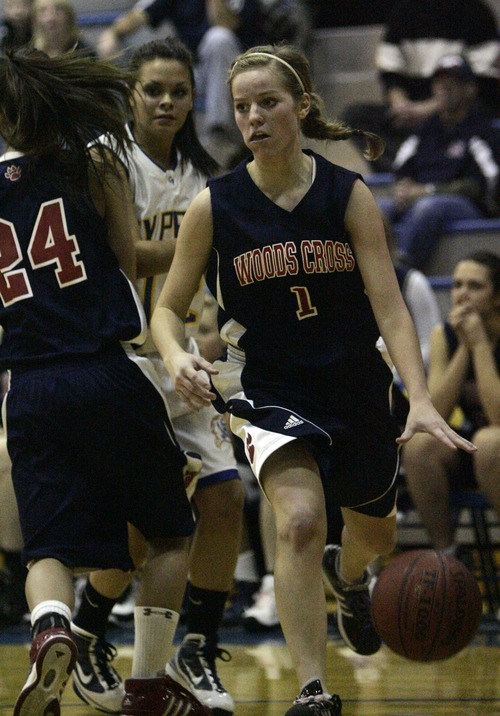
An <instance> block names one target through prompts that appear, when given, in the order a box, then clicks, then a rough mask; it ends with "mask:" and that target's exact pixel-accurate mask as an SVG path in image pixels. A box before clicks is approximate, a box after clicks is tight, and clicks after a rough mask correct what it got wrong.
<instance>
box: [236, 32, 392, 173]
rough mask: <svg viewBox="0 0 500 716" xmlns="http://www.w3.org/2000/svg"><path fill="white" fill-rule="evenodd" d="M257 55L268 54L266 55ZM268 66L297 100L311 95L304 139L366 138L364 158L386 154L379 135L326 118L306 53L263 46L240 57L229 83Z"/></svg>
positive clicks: (292, 49) (303, 131)
mask: <svg viewBox="0 0 500 716" xmlns="http://www.w3.org/2000/svg"><path fill="white" fill-rule="evenodd" d="M256 53H265V55H262V54H256ZM268 55H274V56H275V57H278V58H280V60H283V61H284V62H286V63H287V64H288V65H290V67H291V68H293V70H294V71H295V73H296V74H297V76H298V77H297V76H296V75H295V74H294V72H293V71H292V70H290V69H289V68H287V67H286V65H284V64H283V62H280V60H276V59H273V58H272V57H269V56H268ZM267 66H271V67H272V68H273V71H276V72H277V73H278V74H279V76H280V78H281V81H282V82H283V85H284V87H286V88H287V90H288V91H289V92H290V94H291V95H292V97H295V98H296V99H297V100H298V99H300V98H301V97H302V95H303V94H304V92H307V94H308V95H309V97H310V100H311V107H310V110H309V113H308V114H307V116H306V117H305V118H304V119H302V121H301V130H302V133H303V135H304V136H305V137H308V138H310V139H324V140H334V141H339V140H344V139H351V138H352V137H364V139H365V141H366V145H367V147H366V150H365V152H364V156H365V158H366V159H368V160H370V161H373V160H375V159H378V158H379V157H380V155H381V154H382V153H383V151H384V148H385V144H384V141H383V139H382V138H381V137H379V136H378V135H377V134H374V133H373V132H366V131H364V130H362V129H353V128H351V127H349V126H347V125H346V124H344V123H343V122H340V121H338V120H330V119H328V117H326V116H325V114H324V104H323V100H322V99H321V97H320V96H319V95H318V94H316V93H315V92H314V91H313V86H312V79H311V71H310V67H309V62H308V60H307V58H306V56H305V55H304V53H303V52H302V51H301V50H299V49H298V48H296V47H293V46H292V45H287V44H277V45H260V46H257V47H252V48H250V49H249V50H247V51H246V52H244V53H242V54H241V55H239V56H238V57H237V58H236V59H235V60H234V62H233V63H232V65H231V69H230V73H229V83H231V82H232V80H233V79H234V77H236V75H237V74H239V73H240V72H245V71H246V70H249V69H252V68H254V67H267ZM298 78H299V79H300V81H299V79H298Z"/></svg>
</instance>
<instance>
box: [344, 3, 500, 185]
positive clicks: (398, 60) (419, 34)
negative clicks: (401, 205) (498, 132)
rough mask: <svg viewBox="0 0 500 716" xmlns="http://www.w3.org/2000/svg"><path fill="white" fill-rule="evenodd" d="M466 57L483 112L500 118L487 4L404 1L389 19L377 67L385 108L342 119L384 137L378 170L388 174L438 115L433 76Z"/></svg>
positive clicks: (360, 107) (367, 107)
mask: <svg viewBox="0 0 500 716" xmlns="http://www.w3.org/2000/svg"><path fill="white" fill-rule="evenodd" d="M451 53H453V54H462V55H464V56H465V57H466V58H467V60H468V61H469V63H470V64H471V66H472V67H473V69H474V72H475V74H476V76H477V83H478V95H479V100H480V103H481V106H482V111H484V112H486V113H488V114H493V116H498V65H497V63H498V28H497V22H496V18H495V15H494V13H493V11H492V10H491V8H490V7H489V6H488V4H487V3H486V2H484V0H468V1H467V2H465V3H464V2H463V0H399V2H393V3H392V7H391V9H390V11H389V12H388V15H387V22H386V24H385V32H384V35H383V38H382V40H381V42H380V44H379V46H378V49H377V52H376V57H375V64H376V68H377V71H378V75H379V80H380V84H381V87H382V92H383V96H384V101H383V103H371V104H367V103H358V104H353V105H351V106H349V107H348V108H347V109H346V110H345V112H344V115H343V117H342V118H343V119H344V120H345V122H346V123H347V124H348V125H350V126H351V127H359V128H360V129H364V130H368V131H372V132H375V133H377V134H379V135H380V136H381V137H383V139H384V140H385V142H386V151H385V153H384V154H383V155H382V157H381V158H380V159H379V160H378V161H377V162H375V163H374V164H373V167H372V168H373V169H374V171H379V172H380V171H382V172H384V171H385V172H387V171H390V170H391V164H392V161H393V160H394V157H395V155H396V153H397V150H398V148H399V146H400V145H401V143H402V142H403V141H404V140H405V139H406V138H407V137H408V135H409V134H410V133H412V132H413V131H414V129H415V128H416V127H417V126H418V125H420V124H421V123H422V122H423V121H425V120H427V119H428V118H429V117H430V116H431V115H432V114H434V113H435V112H436V110H437V103H436V98H435V97H434V96H433V94H432V76H433V73H434V71H435V69H436V67H437V63H438V62H439V60H440V59H441V58H442V57H443V56H444V55H447V54H451Z"/></svg>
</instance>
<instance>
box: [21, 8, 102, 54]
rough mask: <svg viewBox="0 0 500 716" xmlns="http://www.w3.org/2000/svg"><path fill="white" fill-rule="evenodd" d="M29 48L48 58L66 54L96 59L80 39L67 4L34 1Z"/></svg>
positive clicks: (90, 48)
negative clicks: (30, 44) (77, 54)
mask: <svg viewBox="0 0 500 716" xmlns="http://www.w3.org/2000/svg"><path fill="white" fill-rule="evenodd" d="M33 45H34V47H36V49H37V50H42V51H43V52H45V54H47V55H49V57H57V56H58V55H63V54H64V53H66V52H70V51H75V52H79V53H83V54H85V55H89V56H90V57H96V56H97V54H96V52H95V51H94V49H93V48H92V47H90V45H89V44H88V43H87V42H86V41H85V40H84V39H83V38H82V36H81V33H80V30H79V28H78V25H77V17H76V12H75V8H74V7H73V3H72V2H71V0H34V2H33Z"/></svg>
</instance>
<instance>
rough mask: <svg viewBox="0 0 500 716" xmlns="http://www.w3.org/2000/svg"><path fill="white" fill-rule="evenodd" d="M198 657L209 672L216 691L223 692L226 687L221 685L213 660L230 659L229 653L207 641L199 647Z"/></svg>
mask: <svg viewBox="0 0 500 716" xmlns="http://www.w3.org/2000/svg"><path fill="white" fill-rule="evenodd" d="M199 657H200V659H201V661H202V663H203V666H204V667H205V669H206V670H207V671H208V672H209V675H210V677H211V678H212V680H213V682H214V684H215V688H216V691H220V692H221V693H225V691H226V689H225V688H224V687H223V686H222V683H221V680H220V677H219V674H218V673H217V667H216V666H215V660H216V659H220V660H221V661H231V659H232V656H231V654H230V653H229V652H228V651H227V650H226V649H221V647H220V646H217V645H216V644H211V643H209V642H207V643H206V644H205V646H204V647H202V649H200V653H199Z"/></svg>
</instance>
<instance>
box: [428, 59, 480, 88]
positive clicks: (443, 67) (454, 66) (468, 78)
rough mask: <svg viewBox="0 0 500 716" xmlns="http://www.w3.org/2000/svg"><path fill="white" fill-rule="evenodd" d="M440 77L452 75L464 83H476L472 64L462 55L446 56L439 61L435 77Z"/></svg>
mask: <svg viewBox="0 0 500 716" xmlns="http://www.w3.org/2000/svg"><path fill="white" fill-rule="evenodd" d="M438 75H450V76H452V77H456V78H457V79H460V80H462V81H463V82H474V81H475V79H476V76H475V74H474V71H473V69H472V67H471V66H470V64H469V63H468V62H467V60H466V59H465V57H463V56H462V55H444V57H441V59H440V60H439V61H438V63H437V65H436V68H435V70H434V73H433V75H432V76H433V77H436V76H438Z"/></svg>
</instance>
